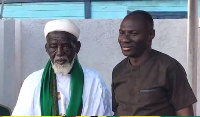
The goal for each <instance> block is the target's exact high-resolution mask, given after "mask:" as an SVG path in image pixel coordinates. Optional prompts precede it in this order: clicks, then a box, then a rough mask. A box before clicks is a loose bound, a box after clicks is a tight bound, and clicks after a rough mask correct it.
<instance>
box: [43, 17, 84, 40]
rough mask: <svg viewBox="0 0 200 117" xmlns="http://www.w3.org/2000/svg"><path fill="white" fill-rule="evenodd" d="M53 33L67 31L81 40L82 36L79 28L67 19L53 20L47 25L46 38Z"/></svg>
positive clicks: (45, 29)
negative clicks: (80, 36)
mask: <svg viewBox="0 0 200 117" xmlns="http://www.w3.org/2000/svg"><path fill="white" fill-rule="evenodd" d="M53 31H66V32H68V33H71V34H72V35H74V36H75V37H77V39H78V38H79V35H80V29H79V28H78V26H77V25H76V24H75V23H73V22H72V21H70V20H67V19H62V20H52V21H49V22H47V23H46V25H45V27H44V35H45V37H46V36H47V35H48V34H49V33H50V32H53Z"/></svg>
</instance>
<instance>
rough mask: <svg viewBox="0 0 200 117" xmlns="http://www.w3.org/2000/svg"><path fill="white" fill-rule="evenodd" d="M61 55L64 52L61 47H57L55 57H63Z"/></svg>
mask: <svg viewBox="0 0 200 117" xmlns="http://www.w3.org/2000/svg"><path fill="white" fill-rule="evenodd" d="M63 54H64V51H63V49H62V47H61V46H58V48H57V52H56V55H57V56H63Z"/></svg>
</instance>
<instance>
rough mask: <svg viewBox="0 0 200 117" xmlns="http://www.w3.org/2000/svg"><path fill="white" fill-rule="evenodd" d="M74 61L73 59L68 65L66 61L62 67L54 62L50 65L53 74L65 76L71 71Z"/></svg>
mask: <svg viewBox="0 0 200 117" xmlns="http://www.w3.org/2000/svg"><path fill="white" fill-rule="evenodd" d="M74 60H75V57H74V58H73V60H72V62H71V63H69V61H67V62H66V63H64V64H63V65H60V64H57V63H55V62H54V64H53V63H52V67H53V69H54V72H55V74H61V75H64V76H66V75H67V74H68V73H69V72H70V70H71V69H72V67H73V64H74Z"/></svg>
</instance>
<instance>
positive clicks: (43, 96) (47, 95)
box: [40, 59, 84, 116]
mask: <svg viewBox="0 0 200 117" xmlns="http://www.w3.org/2000/svg"><path fill="white" fill-rule="evenodd" d="M83 85H84V73H83V70H82V67H81V65H80V64H79V62H78V60H77V59H75V60H74V64H73V67H72V70H71V97H70V102H69V105H68V109H67V110H66V116H78V114H79V111H80V109H81V107H82V94H83ZM40 105H41V115H42V116H58V115H59V112H58V96H57V83H56V74H55V73H54V71H53V68H52V64H51V61H50V60H49V61H48V63H47V65H46V67H45V69H44V72H43V74H42V84H41V91H40Z"/></svg>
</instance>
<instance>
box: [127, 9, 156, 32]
mask: <svg viewBox="0 0 200 117" xmlns="http://www.w3.org/2000/svg"><path fill="white" fill-rule="evenodd" d="M135 15H138V16H141V17H142V18H143V19H144V20H145V21H147V22H148V24H149V26H150V28H152V29H153V28H154V22H153V18H152V16H151V14H150V13H148V12H146V11H143V10H136V11H133V12H131V13H129V14H128V15H127V16H126V17H125V18H124V19H126V18H128V17H132V16H135Z"/></svg>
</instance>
